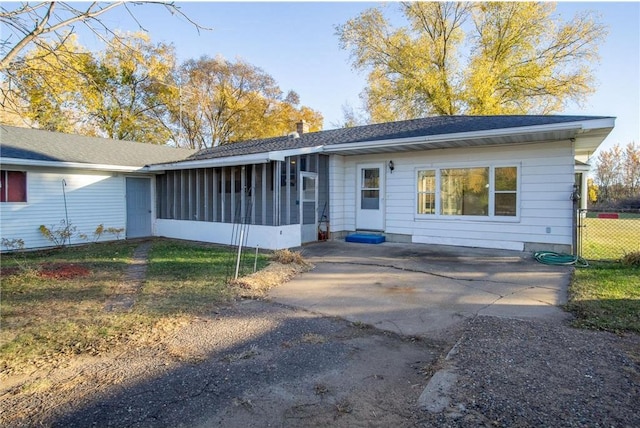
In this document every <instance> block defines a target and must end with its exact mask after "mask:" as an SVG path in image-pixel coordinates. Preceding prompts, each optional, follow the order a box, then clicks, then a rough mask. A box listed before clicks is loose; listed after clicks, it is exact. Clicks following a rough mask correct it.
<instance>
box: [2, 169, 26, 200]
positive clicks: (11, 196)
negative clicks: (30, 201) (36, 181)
mask: <svg viewBox="0 0 640 428" xmlns="http://www.w3.org/2000/svg"><path fill="white" fill-rule="evenodd" d="M6 181H7V182H6V183H4V182H3V183H2V184H3V188H4V185H7V201H6V202H27V173H26V172H23V171H7V180H6ZM3 194H4V192H3ZM3 202H4V200H3Z"/></svg>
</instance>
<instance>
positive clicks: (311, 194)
mask: <svg viewBox="0 0 640 428" xmlns="http://www.w3.org/2000/svg"><path fill="white" fill-rule="evenodd" d="M302 185H303V186H304V187H303V191H302V199H303V200H305V201H315V200H316V183H315V178H312V177H302Z"/></svg>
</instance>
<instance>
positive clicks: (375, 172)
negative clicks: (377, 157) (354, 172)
mask: <svg viewBox="0 0 640 428" xmlns="http://www.w3.org/2000/svg"><path fill="white" fill-rule="evenodd" d="M362 188H363V189H379V188H380V169H379V168H370V169H363V170H362Z"/></svg>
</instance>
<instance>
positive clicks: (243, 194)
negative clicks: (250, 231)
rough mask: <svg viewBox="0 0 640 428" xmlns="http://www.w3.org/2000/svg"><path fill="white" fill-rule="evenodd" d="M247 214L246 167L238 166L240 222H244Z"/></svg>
mask: <svg viewBox="0 0 640 428" xmlns="http://www.w3.org/2000/svg"><path fill="white" fill-rule="evenodd" d="M246 215H247V167H245V166H244V165H243V166H241V167H240V223H246V221H247V219H246Z"/></svg>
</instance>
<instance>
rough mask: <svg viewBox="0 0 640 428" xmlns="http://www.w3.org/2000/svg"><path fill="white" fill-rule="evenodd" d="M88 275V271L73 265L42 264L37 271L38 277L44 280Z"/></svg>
mask: <svg viewBox="0 0 640 428" xmlns="http://www.w3.org/2000/svg"><path fill="white" fill-rule="evenodd" d="M90 274H91V271H90V270H89V269H87V268H86V267H84V266H80V265H77V264H74V263H44V264H42V265H40V269H39V270H38V276H40V277H41V278H46V279H72V278H78V277H85V276H89V275H90Z"/></svg>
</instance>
